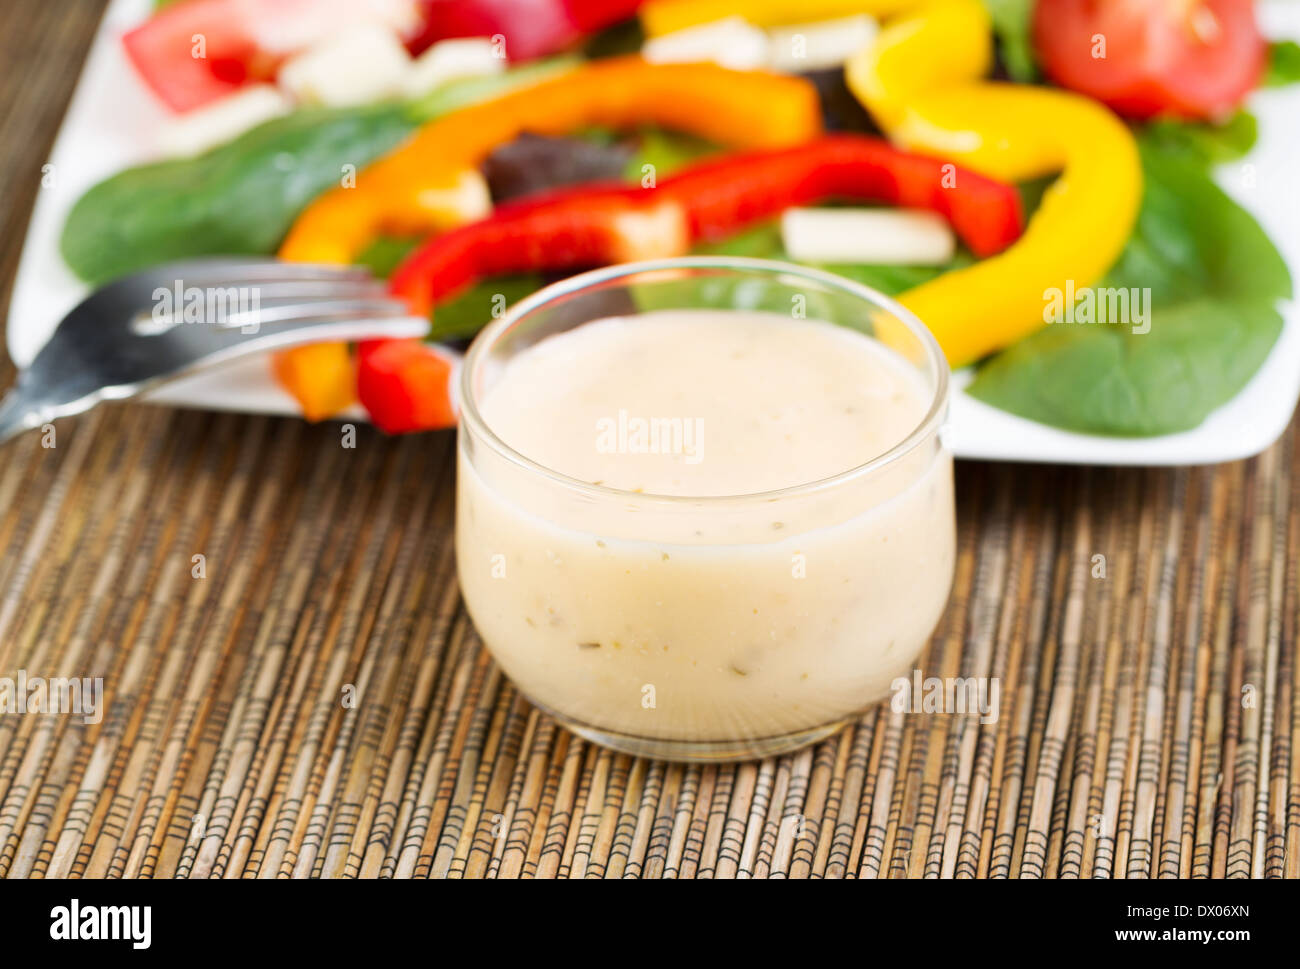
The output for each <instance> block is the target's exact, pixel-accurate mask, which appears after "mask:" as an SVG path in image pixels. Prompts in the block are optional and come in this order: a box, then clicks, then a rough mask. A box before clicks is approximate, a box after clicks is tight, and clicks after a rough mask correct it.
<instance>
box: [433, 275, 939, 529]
mask: <svg viewBox="0 0 1300 969" xmlns="http://www.w3.org/2000/svg"><path fill="white" fill-rule="evenodd" d="M672 269H723V270H732V271H736V272H749V273H764V274H767V275H770V276H800V277H803V278H805V279H808V280H810V281H813V282H817V283H821V284H822V285H824V286H827V287H830V288H832V289H837V290H840V291H842V292H845V293H848V294H849V295H851V296H855V297H857V298H858V299H861V300H864V301H865V302H868V303H872V304H875V305H876V307H877V308H879V309H884V310H887V311H888V312H890V313H891V314H893V316H894V317H895V318H896V319H898V320H899V321H900V322H902V324H903V325H904V326H905V327H906V328H907V330H908V331H909V332H910V333H911V334H912V335H913V336H914V337H916V338H917V339H918V340H919V341H920V343H921V346H922V347H923V348H924V353H925V358H926V365H927V368H928V369H930V370H931V371H932V372H933V373H934V377H935V380H934V390H933V393H932V395H931V400H930V406H929V408H928V409H927V410H926V412H925V415H924V416H923V417H922V418H921V419H920V421H918V422H917V424H916V426H915V427H914V428H912V430H911V431H909V432H908V434H907V435H906V436H905V437H904V438H903V439H902V440H901V441H899V442H898V443H897V444H895V445H894V446H893V447H891V448H890V449H889V450H887V451H885V452H884V453H882V454H879V455H877V456H876V457H874V458H872V459H871V460H870V461H866V462H864V463H862V464H859V465H855V466H854V467H851V468H847V469H845V470H844V471H837V472H836V473H835V474H832V475H828V476H826V477H824V478H818V479H815V480H813V481H807V482H801V483H799V484H794V485H787V486H786V487H784V488H776V489H772V490H768V491H755V492H745V493H741V494H733V495H662V494H653V493H646V492H638V491H624V490H623V489H621V488H611V487H608V486H607V485H598V484H592V483H591V482H589V481H583V480H581V479H580V478H574V477H571V476H570V475H567V474H564V473H563V472H561V471H557V470H555V469H554V468H550V467H547V466H546V465H545V464H542V463H541V462H539V461H534V460H533V459H532V458H530V457H528V456H527V455H525V454H522V453H521V452H519V451H517V450H516V449H515V448H513V447H511V446H510V445H509V444H507V443H506V442H505V441H503V440H502V439H501V438H500V437H499V436H498V435H497V433H496V432H495V431H494V430H492V428H491V427H489V426H488V423H487V421H486V420H485V419H484V418H483V415H482V414H481V413H480V412H479V409H478V404H477V401H476V399H475V394H474V385H473V381H474V376H475V374H476V373H477V372H478V370H479V369H480V368H481V366H482V364H483V362H484V361H485V360H486V359H487V357H488V353H489V351H490V350H491V349H492V348H493V347H495V346H496V345H497V343H499V342H500V340H501V338H502V337H503V336H505V334H506V333H508V332H509V331H510V329H511V328H512V327H513V326H514V325H515V324H516V323H518V322H519V321H521V320H523V319H524V318H526V317H527V316H529V315H530V314H531V313H533V312H534V311H536V310H539V309H542V308H543V307H545V306H547V305H549V304H550V303H553V302H555V301H556V300H559V299H562V298H564V297H566V296H570V295H572V294H574V293H576V292H579V291H581V290H583V289H587V288H589V287H591V286H596V285H600V284H603V283H608V282H611V281H614V280H618V279H620V278H622V277H631V276H636V275H639V274H642V273H655V272H663V271H665V270H672ZM578 325H582V324H578ZM862 335H863V336H864V337H865V336H866V334H862ZM949 374H950V369H949V367H948V361H947V358H946V357H945V356H944V354H943V351H942V350H941V349H940V348H939V344H938V342H937V341H936V340H935V338H934V335H933V334H932V333H931V332H930V329H929V327H927V326H926V325H925V324H924V323H922V322H921V320H920V319H919V318H918V317H917V316H916V314H915V313H913V312H912V311H911V310H909V309H907V308H906V307H905V306H903V305H902V304H901V303H899V302H898V301H897V300H894V299H892V298H890V297H888V296H886V295H885V294H884V293H881V292H879V291H878V290H875V289H873V288H872V287H870V286H866V285H864V284H862V283H858V282H855V281H854V280H851V279H848V278H846V277H844V276H840V275H837V274H835V273H831V272H826V271H824V270H821V269H814V268H812V267H811V266H801V265H798V264H796V263H789V262H783V261H781V260H777V259H752V258H749V257H745V256H707V255H706V256H675V257H672V258H668V259H648V260H643V261H639V262H623V263H616V264H615V265H612V266H604V267H601V268H599V269H593V270H590V271H588V272H584V273H579V274H578V275H576V276H570V277H569V278H567V279H562V280H559V281H558V282H554V283H551V284H550V285H549V286H545V287H543V288H542V289H539V290H538V291H537V292H535V293H533V294H531V295H530V296H527V297H525V298H524V299H522V300H520V301H519V302H517V303H515V304H514V305H513V306H511V307H509V308H508V309H507V310H506V312H505V313H503V314H502V315H501V317H500V318H499V319H496V320H493V321H492V322H491V323H489V324H488V325H487V326H486V327H484V329H483V330H482V332H480V333H479V335H478V336H477V337H476V338H475V340H474V342H473V343H472V344H471V345H470V348H469V351H468V353H466V355H465V360H464V363H463V364H462V366H461V373H460V380H459V381H458V383H459V387H458V388H457V389H458V391H459V392H458V394H457V397H458V400H457V404H458V405H459V409H460V431H459V432H460V433H462V434H464V433H470V434H472V435H473V436H474V437H476V438H478V439H480V440H482V441H483V443H485V444H486V445H487V446H488V447H489V448H491V449H492V450H493V451H495V452H496V453H497V454H498V455H499V456H501V457H502V458H504V459H505V460H506V461H508V462H510V463H511V464H513V465H515V466H517V467H519V468H522V469H523V470H525V471H527V472H530V473H532V474H535V475H540V476H542V477H544V478H547V479H549V480H550V481H552V482H553V483H555V484H556V485H559V486H561V487H563V488H565V489H567V490H569V491H574V492H578V493H581V494H584V495H586V496H588V497H590V498H593V499H600V500H605V501H607V500H610V499H618V500H621V501H633V502H637V503H646V504H670V505H691V506H692V507H694V506H698V505H701V504H703V505H721V504H724V503H728V502H731V503H735V502H741V501H745V502H748V501H755V502H756V501H773V500H776V499H786V498H795V497H800V496H803V495H806V494H812V493H816V492H821V491H829V490H831V489H834V488H836V487H838V486H840V485H842V484H845V483H847V482H849V481H852V480H856V479H859V478H865V477H868V476H870V475H872V474H873V473H874V472H877V471H879V470H881V469H882V468H884V467H886V466H888V465H890V464H893V463H894V462H895V461H898V460H900V459H901V458H903V457H904V456H905V455H907V454H909V453H910V452H911V451H913V450H914V449H915V448H917V447H918V446H920V445H921V444H922V443H923V442H924V441H926V440H928V439H929V438H930V437H931V435H932V434H935V433H937V432H938V429H939V425H940V424H941V423H942V421H943V420H944V417H945V412H946V410H947V406H948V393H949Z"/></svg>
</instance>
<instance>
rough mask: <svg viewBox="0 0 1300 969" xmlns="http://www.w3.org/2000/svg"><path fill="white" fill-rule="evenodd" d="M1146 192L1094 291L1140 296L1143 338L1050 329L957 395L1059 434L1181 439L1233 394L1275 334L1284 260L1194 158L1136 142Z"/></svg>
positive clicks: (1109, 328)
mask: <svg viewBox="0 0 1300 969" xmlns="http://www.w3.org/2000/svg"><path fill="white" fill-rule="evenodd" d="M1142 161H1143V171H1144V175H1145V179H1146V187H1145V192H1144V196H1143V202H1142V208H1141V211H1140V213H1139V216H1138V224H1137V228H1136V230H1135V231H1134V234H1133V238H1132V239H1131V240H1130V241H1129V243H1128V246H1127V247H1126V248H1125V250H1124V252H1123V253H1122V254H1121V256H1120V259H1119V261H1118V263H1117V264H1116V265H1115V266H1114V267H1113V268H1112V270H1111V271H1110V273H1108V274H1107V276H1106V278H1105V279H1103V280H1102V281H1101V282H1100V283H1098V284H1097V287H1096V290H1101V289H1110V288H1115V289H1130V290H1133V289H1136V290H1137V291H1139V292H1141V291H1142V290H1144V289H1145V290H1147V291H1148V292H1149V303H1148V304H1147V305H1148V306H1149V308H1150V314H1149V317H1148V320H1147V325H1149V330H1148V331H1147V332H1145V333H1143V332H1136V331H1137V330H1140V329H1141V328H1142V327H1141V326H1137V327H1135V326H1133V325H1124V324H1120V323H1087V324H1070V323H1056V324H1053V325H1051V326H1048V327H1046V328H1045V329H1043V330H1041V331H1039V332H1038V333H1035V334H1034V335H1032V336H1030V337H1028V338H1026V339H1025V340H1022V341H1021V342H1020V343H1018V344H1016V345H1015V346H1013V347H1011V348H1010V349H1008V350H1006V351H1004V352H1003V353H1001V354H999V355H998V356H996V357H994V358H993V359H992V360H990V361H989V362H987V363H985V364H984V365H983V366H982V367H981V368H980V370H979V372H978V374H977V375H976V378H975V381H974V382H973V383H972V384H971V385H970V387H969V388H968V392H969V393H971V394H972V395H973V396H975V397H976V398H978V399H980V400H982V401H985V402H986V403H989V404H992V405H994V406H996V407H1000V408H1002V409H1003V410H1007V411H1010V412H1012V413H1014V414H1019V415H1020V416H1022V417H1028V418H1030V419H1032V420H1036V421H1040V422H1042V423H1044V424H1051V425H1054V426H1057V427H1063V428H1066V429H1068V430H1074V431H1082V432H1087V433H1096V434H1109V435H1120V436H1146V435H1155V434H1169V433H1174V432H1176V431H1184V430H1188V429H1190V428H1193V427H1195V426H1196V425H1198V424H1200V423H1201V421H1203V420H1204V419H1205V417H1206V415H1208V414H1209V413H1210V411H1212V410H1214V409H1215V408H1216V407H1218V406H1220V405H1221V404H1223V403H1225V402H1226V401H1227V400H1229V399H1230V398H1231V397H1233V396H1234V395H1235V394H1236V393H1237V392H1238V391H1239V390H1240V389H1241V388H1242V387H1243V386H1244V385H1245V384H1246V382H1247V381H1248V380H1249V379H1250V378H1251V377H1252V376H1253V375H1254V373H1255V371H1256V370H1258V369H1259V366H1260V365H1261V364H1262V363H1263V361H1264V359H1265V358H1266V357H1267V356H1268V353H1269V351H1270V350H1271V349H1272V347H1273V344H1274V343H1275V342H1276V340H1277V336H1278V333H1279V332H1280V331H1281V327H1282V319H1281V316H1280V315H1279V313H1278V311H1277V308H1276V304H1277V301H1278V300H1280V299H1285V298H1287V297H1289V296H1290V294H1291V278H1290V275H1289V273H1288V271H1287V268H1286V265H1285V263H1284V262H1283V261H1282V258H1281V256H1280V255H1279V254H1278V252H1277V250H1276V249H1275V248H1274V247H1273V244H1272V243H1271V242H1270V241H1269V239H1268V237H1267V236H1266V235H1265V234H1264V232H1263V230H1262V229H1261V228H1260V227H1259V225H1258V224H1257V223H1256V222H1255V220H1254V219H1253V218H1251V216H1250V215H1249V214H1248V213H1247V212H1246V211H1244V210H1243V209H1242V208H1240V207H1239V206H1238V205H1237V204H1236V203H1235V202H1233V201H1232V200H1231V199H1230V198H1228V196H1226V195H1225V194H1224V193H1223V192H1222V191H1221V190H1220V189H1219V188H1218V187H1217V186H1216V185H1215V184H1214V183H1213V181H1212V180H1211V178H1210V176H1209V173H1208V170H1207V166H1206V165H1205V163H1204V159H1203V158H1202V157H1200V156H1198V155H1196V154H1195V153H1193V154H1188V153H1187V152H1186V151H1183V150H1181V149H1172V150H1171V149H1170V148H1169V147H1168V146H1167V145H1162V144H1160V142H1159V139H1154V138H1151V139H1148V138H1144V139H1143V141H1142Z"/></svg>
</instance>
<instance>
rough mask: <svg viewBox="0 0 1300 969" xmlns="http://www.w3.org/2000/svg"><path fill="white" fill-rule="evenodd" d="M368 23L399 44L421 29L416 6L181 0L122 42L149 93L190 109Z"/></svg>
mask: <svg viewBox="0 0 1300 969" xmlns="http://www.w3.org/2000/svg"><path fill="white" fill-rule="evenodd" d="M366 23H380V24H384V25H386V26H388V27H390V28H392V29H393V30H394V31H396V32H397V33H399V34H400V35H401V36H402V37H403V38H404V39H405V38H409V37H410V36H411V35H412V34H414V33H415V32H417V31H418V30H420V29H421V27H422V21H421V20H420V19H419V17H418V10H417V3H416V0H365V2H361V0H181V2H179V3H174V4H171V5H169V6H167V7H164V8H163V9H162V10H160V11H158V13H157V14H155V15H154V16H153V17H150V18H149V20H147V21H145V23H143V24H141V25H140V26H139V27H137V28H135V29H134V30H132V31H130V32H129V33H127V34H126V35H125V36H124V37H123V38H122V43H123V44H124V45H125V46H126V52H127V55H128V56H129V57H130V59H131V62H132V63H133V64H135V67H136V70H138V71H139V72H140V76H141V77H143V78H144V80H145V82H146V83H147V84H148V85H149V87H151V88H152V89H153V90H154V93H156V94H157V95H158V97H159V98H161V99H162V100H163V101H164V102H166V104H167V105H168V107H170V108H172V109H173V110H175V111H189V110H191V109H192V108H197V107H201V106H202V105H204V104H207V103H208V102H209V101H215V100H217V99H218V98H221V97H224V96H226V95H228V94H230V93H232V92H234V91H235V90H236V89H237V88H239V87H241V86H242V85H244V84H245V83H247V82H249V81H269V80H271V79H272V78H274V77H275V72H276V70H277V69H278V68H279V66H280V64H281V63H282V62H283V61H284V60H285V58H287V57H290V56H292V55H293V54H295V53H297V52H299V51H301V50H304V49H306V48H309V47H311V46H312V45H314V44H317V43H319V42H321V41H323V40H326V39H327V38H329V37H330V36H332V35H334V34H337V33H343V32H345V31H347V30H348V29H349V28H350V27H352V26H356V25H361V24H366Z"/></svg>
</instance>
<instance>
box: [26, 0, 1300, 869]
mask: <svg viewBox="0 0 1300 969" xmlns="http://www.w3.org/2000/svg"><path fill="white" fill-rule="evenodd" d="M98 6H99V5H98V3H96V2H93V0H84V2H77V3H64V4H57V5H55V4H42V3H39V2H36V0H11V2H9V3H6V4H4V5H3V7H0V37H6V38H8V39H9V43H10V45H11V46H12V49H11V50H9V51H7V53H8V54H11V55H12V59H11V61H10V65H11V66H10V69H7V70H6V71H5V72H3V74H0V94H3V102H0V103H2V104H3V106H4V113H3V116H0V162H2V163H3V166H4V167H3V170H4V171H6V172H7V173H9V174H10V175H11V176H12V177H11V178H10V179H9V180H8V181H7V182H6V183H0V223H2V224H3V226H4V229H5V231H6V235H5V238H6V239H7V240H9V241H7V242H6V244H5V247H4V250H3V265H2V266H0V271H2V272H3V276H0V279H3V280H4V283H5V288H6V291H7V288H8V284H9V282H10V281H11V279H12V273H13V268H14V264H15V261H16V256H17V245H16V243H15V241H14V240H16V239H19V238H21V234H20V232H21V227H22V225H23V223H24V221H25V218H26V213H27V211H28V207H29V204H30V199H31V196H32V194H33V192H34V191H35V188H36V186H37V184H38V182H39V169H40V165H41V163H42V160H43V158H44V157H45V151H46V150H47V147H48V142H49V139H50V137H51V136H52V134H53V131H54V130H55V126H56V124H57V121H58V118H59V116H60V112H61V110H62V106H63V101H64V100H65V99H66V97H67V93H68V90H69V88H70V84H71V80H72V78H73V75H74V73H75V72H74V69H73V65H75V64H76V63H78V60H79V57H80V51H81V49H82V48H83V47H84V44H85V43H86V41H87V40H88V38H89V35H90V32H91V31H92V29H93V27H94V22H95V17H96V12H97V10H98ZM15 37H17V38H19V39H20V41H19V42H15V40H14V38H15ZM33 132H36V133H37V135H36V136H33ZM11 376H12V370H11V369H10V370H8V371H6V373H5V374H4V376H3V377H0V380H3V382H4V383H7V382H8V380H9V379H10V378H11ZM1296 436H1297V431H1296V425H1295V424H1294V423H1293V424H1292V427H1291V428H1290V429H1289V430H1288V432H1287V434H1286V435H1285V437H1284V438H1283V440H1282V441H1281V442H1279V443H1278V444H1277V445H1276V446H1275V447H1274V448H1272V449H1271V450H1270V451H1268V452H1267V453H1266V454H1264V455H1263V456H1261V457H1260V458H1258V459H1256V460H1253V461H1250V462H1243V463H1236V464H1230V465H1224V466H1220V467H1217V468H1195V469H1178V470H1123V469H1066V468H1055V467H1043V468H1031V467H1013V466H1002V465H990V464H975V463H963V464H961V465H960V466H959V469H958V489H959V495H960V498H959V509H958V516H959V557H958V564H957V577H956V582H955V587H954V592H953V597H952V601H951V604H950V606H949V609H948V611H947V613H946V615H945V617H944V619H943V622H942V624H941V626H940V628H939V630H938V632H937V633H936V635H935V637H934V640H933V642H932V644H931V647H930V649H929V652H928V655H927V656H926V658H925V660H924V661H923V663H922V667H923V668H924V669H925V671H926V673H927V675H935V676H956V675H963V676H991V677H997V678H998V679H999V681H1000V683H1001V684H1002V704H1001V706H1002V710H1001V716H1000V718H999V719H998V720H997V721H996V722H994V723H990V724H987V725H981V724H979V723H978V720H977V719H975V718H972V717H966V716H957V715H924V716H915V715H913V716H907V715H903V714H900V713H893V712H891V711H889V710H887V709H884V710H877V711H874V712H872V713H869V714H868V715H866V716H864V717H863V718H861V719H860V720H859V721H858V722H857V723H856V724H855V725H854V726H853V727H852V728H850V729H848V730H846V731H845V732H843V733H842V734H840V735H839V736H837V737H835V738H832V739H831V740H828V741H826V742H824V743H822V744H820V745H818V746H816V747H814V748H811V749H808V750H805V751H802V752H800V753H796V754H793V755H790V756H786V757H781V758H777V759H771V760H765V761H761V762H757V763H751V764H744V765H739V766H723V767H684V766H681V765H670V764H664V763H658V762H650V761H644V760H637V759H633V758H629V757H625V756H621V755H616V754H612V753H609V752H607V751H604V750H601V749H599V748H595V747H593V746H591V745H589V744H586V743H584V742H581V741H579V740H577V739H576V738H574V737H572V736H571V735H569V734H568V733H566V732H565V731H564V730H562V729H560V728H558V727H556V726H555V725H554V724H553V723H552V722H550V721H549V720H548V719H547V718H546V717H544V716H541V715H539V714H538V713H537V712H536V711H535V710H533V709H532V708H531V707H529V705H528V704H527V703H526V702H525V701H523V700H522V699H521V698H520V697H519V696H518V694H517V693H516V692H515V690H514V689H513V688H512V687H511V685H510V684H509V683H508V682H507V681H505V680H504V679H503V678H502V676H501V674H500V673H499V672H498V671H497V669H496V668H495V667H494V666H493V664H492V663H491V662H490V661H489V659H488V658H487V656H486V654H485V653H484V651H483V650H482V648H481V647H480V645H479V643H478V640H477V638H476V636H475V634H474V630H473V628H472V625H471V624H470V623H469V621H468V619H467V617H466V615H465V613H464V610H463V608H462V606H461V604H460V602H459V597H458V593H457V589H456V584H455V575H454V567H453V558H452V545H451V513H452V480H453V473H454V471H453V462H452V455H453V448H452V441H451V438H450V436H449V435H446V434H439V435H432V436H423V437H415V438H406V439H401V440H390V439H386V438H383V437H382V436H380V435H378V434H376V433H373V432H371V431H369V430H368V429H365V428H361V429H359V431H358V434H357V438H356V447H355V448H345V447H343V446H342V438H341V435H340V432H339V429H338V427H337V426H319V427H308V426H306V425H304V424H302V423H300V422H297V421H291V420H275V419H268V418H250V417H238V416H231V415H214V414H203V413H191V412H182V411H172V410H164V409H160V408H152V407H147V406H143V405H126V406H119V407H111V408H105V409H102V410H100V411H98V412H96V413H93V414H90V415H87V416H85V417H82V418H77V419H73V420H68V421H63V422H60V423H59V425H58V428H57V436H56V438H55V441H54V444H55V446H54V447H44V446H43V443H48V441H45V442H43V441H42V438H41V437H40V436H39V435H29V436H28V437H26V438H23V439H20V440H19V441H16V442H14V443H12V444H10V445H8V446H7V447H5V448H4V449H3V450H0V676H13V675H15V671H17V670H26V671H27V672H28V673H29V674H30V675H47V676H52V675H72V674H76V675H79V676H92V677H93V676H102V677H103V678H104V682H105V685H106V689H107V692H108V697H107V698H108V700H109V701H110V704H111V706H110V709H109V711H108V713H107V715H106V716H105V717H104V718H103V720H102V722H100V723H98V724H85V723H83V722H82V721H81V719H80V718H73V717H66V716H62V717H39V716H17V715H15V716H0V875H5V876H9V877H22V876H29V877H30V876H44V877H50V876H69V875H71V876H93V877H100V876H153V877H169V876H184V877H201V876H219V877H226V878H239V877H263V878H269V877H283V876H309V875H319V876H331V877H337V876H361V877H372V876H381V875H384V876H397V877H454V878H477V877H518V876H528V877H557V876H567V877H625V876H641V877H652V878H659V877H679V878H701V877H924V876H958V877H969V876H980V877H1090V876H1109V877H1155V876H1174V877H1202V876H1229V877H1248V876H1254V877H1260V876H1266V877H1281V876H1289V877H1295V876H1296V875H1297V874H1300V767H1298V766H1297V765H1296V764H1295V763H1294V762H1293V759H1292V750H1293V747H1294V745H1295V744H1296V742H1297V741H1300V705H1297V704H1296V697H1297V686H1298V680H1300V668H1298V667H1297V663H1296V655H1295V653H1296V650H1295V643H1296V633H1297V629H1296V626H1297V619H1298V618H1300V602H1298V601H1297V597H1298V595H1300V593H1298V589H1300V582H1298V581H1297V580H1298V577H1297V574H1296V573H1297V567H1298V563H1300V493H1298V492H1297V488H1298V487H1300V474H1298V473H1297V461H1298V460H1300V456H1298V455H1297V449H1296ZM195 556H202V559H196V558H195ZM1098 556H1101V557H1102V558H1100V559H1099V558H1098Z"/></svg>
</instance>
